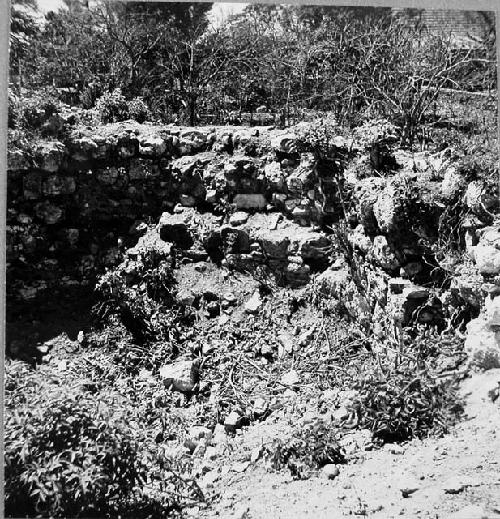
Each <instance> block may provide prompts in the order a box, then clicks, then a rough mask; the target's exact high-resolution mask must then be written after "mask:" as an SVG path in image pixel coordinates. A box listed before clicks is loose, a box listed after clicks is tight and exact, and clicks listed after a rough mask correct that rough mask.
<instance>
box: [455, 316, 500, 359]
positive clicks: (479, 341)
mask: <svg viewBox="0 0 500 519" xmlns="http://www.w3.org/2000/svg"><path fill="white" fill-rule="evenodd" d="M464 348H465V351H466V352H467V354H468V355H469V362H470V364H471V365H473V366H476V367H478V368H481V369H492V368H500V328H499V327H498V326H492V325H491V324H490V323H489V322H488V319H487V318H486V317H485V316H484V315H483V316H480V317H478V318H477V319H473V320H472V321H471V322H470V323H469V324H468V325H467V338H466V340H465V345H464Z"/></svg>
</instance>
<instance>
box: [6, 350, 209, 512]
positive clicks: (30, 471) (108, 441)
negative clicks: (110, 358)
mask: <svg viewBox="0 0 500 519" xmlns="http://www.w3.org/2000/svg"><path fill="white" fill-rule="evenodd" d="M104 359H105V357H103V356H102V355H99V354H98V355H93V354H90V355H89V352H86V353H85V357H81V358H80V359H78V358H74V360H73V362H72V369H71V371H70V372H66V373H65V374H64V375H63V376H64V382H65V384H64V388H62V387H61V385H60V379H61V373H60V372H58V371H56V372H54V370H53V368H52V367H50V366H47V369H46V370H43V371H39V370H36V371H33V370H29V369H28V368H27V367H26V365H24V363H22V362H18V361H14V362H9V363H7V365H6V384H5V408H6V420H5V451H4V452H5V506H6V514H7V515H8V516H14V517H20V516H23V517H24V516H29V517H34V516H37V517H64V518H69V517H95V518H104V517H109V518H110V517H123V518H130V519H132V518H138V519H140V518H147V517H165V516H168V517H171V516H173V515H174V514H175V513H176V512H179V511H181V510H182V509H183V508H184V507H185V506H186V505H187V504H188V503H193V501H195V502H196V501H199V500H200V499H203V495H202V493H201V491H200V489H199V488H198V486H197V485H196V482H195V481H194V480H192V479H191V478H189V477H182V476H181V474H184V475H185V474H187V473H188V472H189V471H190V466H188V465H187V462H186V460H184V459H182V458H169V457H166V455H165V453H164V452H163V449H162V448H161V446H160V445H158V444H157V442H156V440H155V439H154V435H155V430H153V431H151V430H150V429H148V424H151V420H155V419H156V420H158V419H160V421H161V424H162V430H163V434H164V435H165V436H166V437H167V436H168V435H169V434H172V432H173V430H174V429H175V430H177V429H178V423H176V421H175V417H174V418H172V417H171V416H169V417H165V415H164V414H161V413H159V412H158V409H154V408H153V407H152V403H151V402H152V398H153V397H155V395H156V394H157V392H158V388H157V386H156V385H151V386H149V385H148V386H147V387H144V384H142V385H141V381H139V380H138V379H127V382H128V384H130V386H128V385H127V388H128V387H130V394H129V393H128V392H127V393H126V394H124V393H120V392H117V391H116V386H114V385H113V384H112V383H109V381H108V380H107V381H106V383H107V387H106V391H105V392H104V393H102V396H101V394H99V393H97V394H96V392H95V391H92V392H90V390H89V389H85V385H83V386H82V378H84V377H89V376H90V377H91V378H92V379H93V380H95V379H96V377H97V379H98V380H101V379H102V378H103V375H102V373H100V371H99V370H101V368H102V369H103V370H104V371H106V370H108V369H109V367H110V366H112V365H111V364H109V365H107V364H106V362H104V363H102V361H103V360H104ZM89 367H90V370H89ZM112 369H114V371H118V370H116V369H115V368H112ZM75 375H76V377H77V378H76V379H75V378H73V377H74V376H75ZM107 378H108V379H109V377H107ZM84 380H85V381H87V380H88V379H87V378H84ZM121 380H122V381H123V378H121ZM75 382H76V383H77V385H76V387H75V386H74V383H75ZM82 387H83V389H84V390H83V391H82Z"/></svg>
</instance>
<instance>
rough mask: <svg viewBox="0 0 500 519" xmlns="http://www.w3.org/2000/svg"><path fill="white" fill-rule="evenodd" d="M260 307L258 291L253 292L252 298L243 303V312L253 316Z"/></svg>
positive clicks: (260, 301)
mask: <svg viewBox="0 0 500 519" xmlns="http://www.w3.org/2000/svg"><path fill="white" fill-rule="evenodd" d="M261 306H262V300H261V298H260V294H259V292H258V291H256V292H254V294H253V295H252V297H251V298H250V299H249V300H248V301H247V302H246V303H245V311H246V312H247V313H249V314H255V313H257V312H258V311H259V309H260V307H261Z"/></svg>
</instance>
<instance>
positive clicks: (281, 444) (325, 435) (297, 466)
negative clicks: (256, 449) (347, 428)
mask: <svg viewBox="0 0 500 519" xmlns="http://www.w3.org/2000/svg"><path fill="white" fill-rule="evenodd" d="M267 458H268V462H269V463H270V465H271V467H272V468H273V469H275V470H281V469H283V468H284V467H286V468H288V470H289V471H290V473H291V475H292V476H293V478H294V479H307V478H308V477H310V476H311V473H312V471H314V470H317V469H319V468H321V467H324V466H325V465H327V464H329V463H345V462H346V459H345V456H344V453H343V451H342V449H341V447H340V445H339V443H338V431H337V430H336V429H335V427H333V426H331V425H328V424H326V423H325V422H323V421H321V420H317V421H315V422H314V423H312V424H310V425H308V426H304V427H302V428H300V429H299V428H297V429H296V430H295V431H294V432H293V434H292V435H291V437H289V438H286V439H284V440H282V439H276V440H274V441H273V443H272V444H271V445H270V446H268V447H267Z"/></svg>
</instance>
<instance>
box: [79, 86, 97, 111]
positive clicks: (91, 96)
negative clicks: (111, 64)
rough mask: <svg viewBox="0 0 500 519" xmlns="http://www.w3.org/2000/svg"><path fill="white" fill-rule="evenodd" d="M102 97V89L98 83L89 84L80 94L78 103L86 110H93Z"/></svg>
mask: <svg viewBox="0 0 500 519" xmlns="http://www.w3.org/2000/svg"><path fill="white" fill-rule="evenodd" d="M101 95H102V87H101V85H100V84H99V83H95V82H93V83H90V84H89V85H88V86H86V87H85V88H84V89H83V90H82V92H81V94H80V102H81V103H82V106H83V107H84V108H86V109H90V108H93V107H94V106H95V105H96V103H97V100H98V99H99V97H101Z"/></svg>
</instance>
